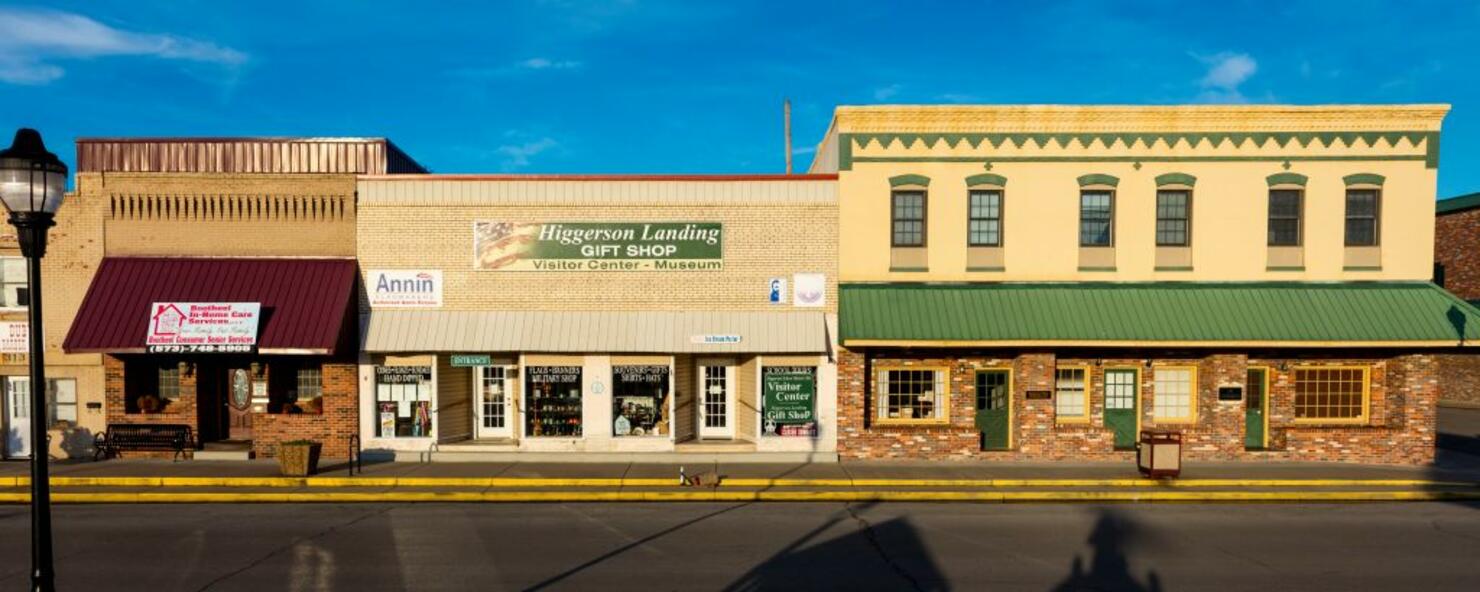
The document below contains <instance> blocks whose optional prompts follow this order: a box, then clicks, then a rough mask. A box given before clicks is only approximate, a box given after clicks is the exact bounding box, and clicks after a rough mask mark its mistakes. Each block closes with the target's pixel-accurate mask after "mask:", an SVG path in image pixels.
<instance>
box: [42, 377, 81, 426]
mask: <svg viewBox="0 0 1480 592" xmlns="http://www.w3.org/2000/svg"><path fill="white" fill-rule="evenodd" d="M46 386H47V391H49V393H50V394H51V396H50V397H47V402H48V403H49V405H48V406H47V414H46V418H47V425H50V426H51V427H61V426H62V425H63V424H65V425H77V380H76V379H72V378H52V379H50V380H47V381H46Z"/></svg>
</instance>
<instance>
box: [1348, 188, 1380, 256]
mask: <svg viewBox="0 0 1480 592" xmlns="http://www.w3.org/2000/svg"><path fill="white" fill-rule="evenodd" d="M1377 211H1378V192H1377V190H1376V189H1348V190H1346V246H1348V247H1372V246H1376V245H1377Z"/></svg>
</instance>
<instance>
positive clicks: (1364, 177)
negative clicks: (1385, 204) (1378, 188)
mask: <svg viewBox="0 0 1480 592" xmlns="http://www.w3.org/2000/svg"><path fill="white" fill-rule="evenodd" d="M1341 180H1342V181H1345V182H1346V184H1347V185H1382V182H1383V181H1386V180H1387V177H1384V176H1382V175H1378V174H1376V173H1357V174H1355V175H1347V176H1345V177H1342V178H1341Z"/></svg>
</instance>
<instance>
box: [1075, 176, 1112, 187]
mask: <svg viewBox="0 0 1480 592" xmlns="http://www.w3.org/2000/svg"><path fill="white" fill-rule="evenodd" d="M1085 185H1109V186H1111V187H1115V186H1117V185H1120V179H1119V178H1118V177H1115V176H1114V175H1102V174H1099V173H1093V174H1089V175H1080V176H1079V186H1080V187H1084V186H1085Z"/></svg>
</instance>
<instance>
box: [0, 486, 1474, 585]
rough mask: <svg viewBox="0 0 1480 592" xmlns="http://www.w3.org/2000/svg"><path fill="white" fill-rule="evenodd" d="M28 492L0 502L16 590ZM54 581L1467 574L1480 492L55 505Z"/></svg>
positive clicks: (733, 581)
mask: <svg viewBox="0 0 1480 592" xmlns="http://www.w3.org/2000/svg"><path fill="white" fill-rule="evenodd" d="M27 515H28V514H27V508H26V507H24V506H4V507H0V557H3V558H4V559H3V561H0V589H3V590H22V589H24V587H25V586H26V572H27V569H28V565H29V547H28V538H27V537H28V532H29V521H28V519H27ZM56 523H57V544H56V552H57V564H58V566H57V567H58V571H59V572H60V576H59V579H58V584H59V586H58V589H60V590H248V591H253V592H257V591H264V590H356V591H359V590H515V589H549V590H577V589H582V590H584V589H599V590H642V591H644V592H654V591H658V590H717V589H733V590H794V589H837V590H873V589H878V590H910V589H922V590H948V589H954V590H994V591H995V590H1080V589H1093V590H1167V591H1179V590H1258V591H1261V592H1267V591H1270V590H1342V591H1349V590H1480V561H1477V559H1480V505H1465V504H1412V503H1410V504H1371V505H1237V506H1235V505H1217V506H1198V505H1110V506H1088V505H1017V506H1012V505H970V504H880V505H873V506H858V505H853V506H847V505H844V504H838V503H817V504H530V505H507V506H501V505H487V504H483V505H473V504H468V505H454V504H445V505H444V504H427V505H393V504H362V505H182V506H162V505H159V506H65V507H58V508H57V509H56Z"/></svg>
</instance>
